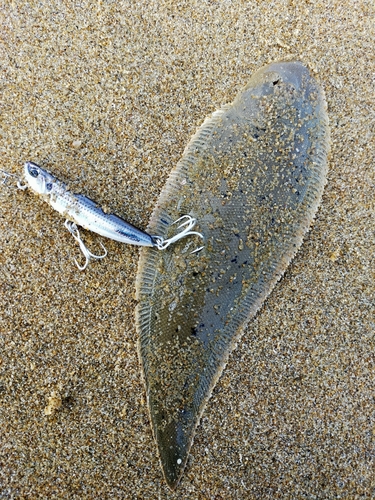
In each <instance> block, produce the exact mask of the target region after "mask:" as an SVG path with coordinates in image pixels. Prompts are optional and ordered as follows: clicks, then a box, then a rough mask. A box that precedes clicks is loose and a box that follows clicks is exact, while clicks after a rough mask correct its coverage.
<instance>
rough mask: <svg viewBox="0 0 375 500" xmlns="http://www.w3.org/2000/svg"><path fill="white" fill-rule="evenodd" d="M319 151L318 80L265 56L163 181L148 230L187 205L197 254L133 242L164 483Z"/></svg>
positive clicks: (292, 240) (289, 234)
mask: <svg viewBox="0 0 375 500" xmlns="http://www.w3.org/2000/svg"><path fill="white" fill-rule="evenodd" d="M328 150H329V128H328V118H327V113H326V103H325V100H324V94H323V91H322V90H321V88H320V87H319V86H318V84H317V82H316V81H315V80H314V78H313V77H312V76H311V75H310V73H309V71H308V69H307V68H306V67H305V66H304V65H303V64H302V63H300V62H297V61H295V62H278V63H273V64H270V65H268V66H266V67H264V68H262V69H260V70H259V71H258V72H256V73H255V74H254V75H253V76H252V78H251V79H250V81H249V83H248V84H247V85H246V87H245V88H244V89H243V90H242V91H241V92H240V93H239V94H238V95H237V97H236V99H235V100H234V102H233V103H232V104H230V105H226V106H224V107H223V108H221V109H220V110H218V111H216V112H215V113H213V115H212V116H211V117H209V118H207V119H206V120H205V121H204V123H203V124H202V126H201V127H200V128H199V129H198V130H197V132H196V134H195V135H194V136H193V137H192V139H191V141H190V142H189V144H188V145H187V147H186V149H185V152H184V154H183V157H182V159H181V160H180V161H179V162H178V164H177V166H176V168H175V169H174V170H173V171H172V173H171V175H170V177H169V179H168V181H167V183H166V185H165V186H164V188H163V190H162V192H161V195H160V198H159V200H158V202H157V205H156V208H155V210H154V213H153V215H152V218H151V221H150V223H149V226H148V231H149V232H151V233H152V234H161V235H162V236H163V237H167V236H168V227H169V225H170V223H171V222H172V221H174V220H176V219H177V218H178V217H179V216H180V215H182V214H190V215H191V216H192V217H194V218H195V219H196V220H197V225H196V229H197V231H199V232H200V233H202V234H203V236H204V248H203V250H201V251H200V252H199V253H195V254H192V253H191V251H190V248H191V247H190V245H194V244H195V243H196V242H194V241H193V242H189V243H187V241H186V240H183V241H180V242H178V243H177V244H176V245H174V246H173V247H171V248H170V250H169V251H166V252H158V251H157V250H155V249H152V248H144V249H142V251H141V258H140V262H139V268H138V276H137V283H136V288H137V299H138V306H137V310H136V323H137V330H138V333H139V356H140V362H141V365H142V369H143V375H144V379H145V384H146V393H147V401H148V407H149V411H150V416H151V423H152V428H153V433H154V437H155V440H156V442H157V446H158V449H159V455H160V460H161V465H162V468H163V472H164V476H165V479H166V481H167V483H168V485H169V486H170V487H171V488H172V489H174V488H175V487H176V486H177V484H178V482H179V480H180V478H181V475H182V472H183V469H184V467H185V465H186V461H187V458H188V454H189V450H190V447H191V444H192V440H193V436H194V433H195V429H196V426H197V425H198V423H199V419H200V416H201V415H202V412H203V410H204V407H205V405H206V402H207V400H208V398H209V397H210V395H211V392H212V389H213V387H214V386H215V384H216V382H217V380H218V379H219V377H220V374H221V373H222V370H223V368H224V366H225V364H226V362H227V360H228V356H229V354H230V352H231V350H232V349H233V348H234V347H235V344H236V343H237V342H238V340H239V338H240V335H241V333H242V331H243V329H244V326H245V325H246V324H247V322H248V321H249V319H251V318H252V317H253V316H254V315H255V314H256V312H257V311H258V310H259V308H260V307H261V305H262V304H263V302H264V300H265V299H266V297H267V296H268V294H269V293H270V292H271V290H272V288H273V287H274V286H275V284H276V282H277V281H278V280H279V279H280V277H281V276H282V274H283V273H284V272H285V270H286V268H287V266H288V264H289V262H290V261H291V259H292V258H293V257H294V255H295V254H296V252H297V250H298V248H299V247H300V245H301V243H302V238H303V236H304V234H305V233H306V232H307V230H308V229H309V226H310V223H311V221H312V219H313V217H314V215H315V213H316V210H317V208H318V205H319V203H320V201H321V196H322V191H323V187H324V184H325V182H326V172H327V155H328ZM170 230H172V229H170Z"/></svg>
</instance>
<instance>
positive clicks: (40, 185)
mask: <svg viewBox="0 0 375 500" xmlns="http://www.w3.org/2000/svg"><path fill="white" fill-rule="evenodd" d="M25 178H26V181H27V183H28V185H29V186H30V188H31V189H32V190H33V191H35V192H37V193H38V194H50V193H51V191H52V188H53V184H54V182H56V179H55V177H54V176H53V175H51V174H50V173H49V172H47V171H46V170H44V169H43V168H41V167H39V166H38V165H37V164H36V163H33V162H32V161H27V162H26V163H25Z"/></svg>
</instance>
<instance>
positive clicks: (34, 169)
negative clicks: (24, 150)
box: [29, 167, 39, 177]
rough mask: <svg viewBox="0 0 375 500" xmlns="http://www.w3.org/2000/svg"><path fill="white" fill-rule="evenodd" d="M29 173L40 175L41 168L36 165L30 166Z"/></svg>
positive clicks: (34, 175) (35, 175)
mask: <svg viewBox="0 0 375 500" xmlns="http://www.w3.org/2000/svg"><path fill="white" fill-rule="evenodd" d="M29 174H30V175H31V177H38V175H39V170H38V169H37V168H34V167H29Z"/></svg>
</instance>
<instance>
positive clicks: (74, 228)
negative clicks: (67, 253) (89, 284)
mask: <svg viewBox="0 0 375 500" xmlns="http://www.w3.org/2000/svg"><path fill="white" fill-rule="evenodd" d="M64 225H65V227H66V229H67V230H68V231H69V233H70V234H71V235H72V236H73V238H74V239H75V240H76V241H77V242H78V244H79V248H80V249H81V252H82V253H83V255H84V256H85V259H86V262H85V264H84V265H83V266H80V265H79V264H78V262H77V261H76V259H74V262H75V263H76V266H77V267H78V269H79V270H80V271H84V270H85V269H86V267H87V266H88V264H89V262H90V260H91V259H95V260H96V259H104V257H106V255H107V253H108V252H107V250H106V248H105V246H104V245H103V243H100V244H101V246H102V248H103V249H104V252H105V253H104V254H103V255H95V254H94V253H91V252H90V250H89V249H88V248H87V247H86V246H85V244H84V243H83V241H82V238H81V235H80V234H79V231H78V227H77V225H76V224H75V223H74V222H72V221H70V220H68V219H67V220H66V221H65V223H64Z"/></svg>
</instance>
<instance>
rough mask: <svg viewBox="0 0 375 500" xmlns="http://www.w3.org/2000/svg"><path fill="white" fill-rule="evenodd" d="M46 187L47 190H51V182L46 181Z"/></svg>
mask: <svg viewBox="0 0 375 500" xmlns="http://www.w3.org/2000/svg"><path fill="white" fill-rule="evenodd" d="M46 189H47V191H51V189H52V182H47V184H46Z"/></svg>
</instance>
